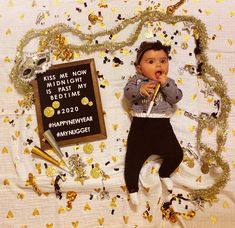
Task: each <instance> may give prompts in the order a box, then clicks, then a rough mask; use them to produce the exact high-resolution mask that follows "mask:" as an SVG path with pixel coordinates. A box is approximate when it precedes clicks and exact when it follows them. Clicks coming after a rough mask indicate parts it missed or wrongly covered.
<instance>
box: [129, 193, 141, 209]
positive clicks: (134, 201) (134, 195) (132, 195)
mask: <svg viewBox="0 0 235 228" xmlns="http://www.w3.org/2000/svg"><path fill="white" fill-rule="evenodd" d="M130 200H131V203H132V204H133V205H136V206H137V205H139V198H138V193H137V192H133V193H130Z"/></svg>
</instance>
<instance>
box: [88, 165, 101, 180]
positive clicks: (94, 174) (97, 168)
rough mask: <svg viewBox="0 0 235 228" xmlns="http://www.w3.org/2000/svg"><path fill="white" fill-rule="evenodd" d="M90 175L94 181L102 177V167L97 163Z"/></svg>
mask: <svg viewBox="0 0 235 228" xmlns="http://www.w3.org/2000/svg"><path fill="white" fill-rule="evenodd" d="M90 175H91V177H93V178H94V179H97V178H99V177H101V175H102V173H101V169H100V165H99V164H98V163H96V164H95V166H94V168H92V169H91V171H90Z"/></svg>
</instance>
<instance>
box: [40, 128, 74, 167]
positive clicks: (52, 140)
mask: <svg viewBox="0 0 235 228" xmlns="http://www.w3.org/2000/svg"><path fill="white" fill-rule="evenodd" d="M43 136H44V137H45V138H46V140H47V141H48V143H49V144H50V145H51V146H52V148H53V149H54V151H55V153H56V154H57V155H58V156H59V158H60V159H61V160H62V162H63V163H64V164H65V166H66V167H67V168H69V167H68V165H67V164H66V162H65V161H64V160H63V157H64V154H63V153H62V151H61V150H60V148H59V146H58V144H57V142H56V140H55V138H54V136H53V134H52V132H51V130H50V129H48V130H46V131H45V132H44V133H43Z"/></svg>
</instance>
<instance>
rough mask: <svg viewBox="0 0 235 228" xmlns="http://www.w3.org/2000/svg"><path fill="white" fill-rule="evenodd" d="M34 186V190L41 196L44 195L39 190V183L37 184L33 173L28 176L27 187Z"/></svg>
mask: <svg viewBox="0 0 235 228" xmlns="http://www.w3.org/2000/svg"><path fill="white" fill-rule="evenodd" d="M29 185H30V186H32V188H33V190H34V191H35V192H36V193H37V194H38V195H39V196H41V195H42V191H41V190H40V189H39V187H38V185H37V183H36V178H35V176H34V175H33V174H32V173H29V174H28V179H27V180H26V183H25V186H29Z"/></svg>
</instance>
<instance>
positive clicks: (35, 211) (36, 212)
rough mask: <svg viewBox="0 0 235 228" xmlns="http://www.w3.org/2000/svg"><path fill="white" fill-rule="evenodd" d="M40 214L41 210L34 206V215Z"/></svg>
mask: <svg viewBox="0 0 235 228" xmlns="http://www.w3.org/2000/svg"><path fill="white" fill-rule="evenodd" d="M39 214H40V213H39V210H38V209H37V208H34V210H33V213H32V215H33V216H38V215H39Z"/></svg>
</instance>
